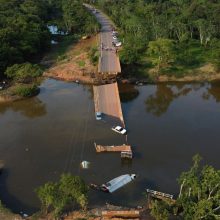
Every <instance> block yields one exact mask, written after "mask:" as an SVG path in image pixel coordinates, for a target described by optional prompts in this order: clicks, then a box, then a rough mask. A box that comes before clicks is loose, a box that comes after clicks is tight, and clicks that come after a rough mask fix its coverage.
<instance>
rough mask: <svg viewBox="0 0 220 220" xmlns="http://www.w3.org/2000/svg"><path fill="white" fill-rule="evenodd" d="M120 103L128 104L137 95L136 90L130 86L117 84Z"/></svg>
mask: <svg viewBox="0 0 220 220" xmlns="http://www.w3.org/2000/svg"><path fill="white" fill-rule="evenodd" d="M118 89H119V94H120V99H121V102H130V101H132V100H134V99H136V98H137V97H138V95H139V91H138V89H136V88H135V86H134V85H131V84H118Z"/></svg>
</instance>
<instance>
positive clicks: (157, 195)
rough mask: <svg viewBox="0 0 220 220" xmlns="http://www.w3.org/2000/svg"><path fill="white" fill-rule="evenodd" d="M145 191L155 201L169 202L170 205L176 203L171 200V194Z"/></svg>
mask: <svg viewBox="0 0 220 220" xmlns="http://www.w3.org/2000/svg"><path fill="white" fill-rule="evenodd" d="M146 191H147V193H149V194H150V195H151V196H152V197H154V198H156V199H161V200H169V201H170V202H172V203H175V202H176V200H175V199H173V195H171V194H168V193H163V192H158V191H155V190H151V189H146Z"/></svg>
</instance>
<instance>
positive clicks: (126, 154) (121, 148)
mask: <svg viewBox="0 0 220 220" xmlns="http://www.w3.org/2000/svg"><path fill="white" fill-rule="evenodd" d="M94 144H95V149H96V152H97V153H102V152H121V158H129V159H132V157H133V153H132V150H131V146H130V145H126V144H123V145H118V146H115V145H112V146H103V145H98V144H96V143H94Z"/></svg>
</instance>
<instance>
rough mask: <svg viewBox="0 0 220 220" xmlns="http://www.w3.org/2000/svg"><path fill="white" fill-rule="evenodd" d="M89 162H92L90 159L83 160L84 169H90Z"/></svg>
mask: <svg viewBox="0 0 220 220" xmlns="http://www.w3.org/2000/svg"><path fill="white" fill-rule="evenodd" d="M89 164H90V163H89V162H88V161H85V160H84V161H82V162H81V166H82V168H83V169H88V168H89Z"/></svg>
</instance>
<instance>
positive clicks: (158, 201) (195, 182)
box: [0, 155, 220, 220]
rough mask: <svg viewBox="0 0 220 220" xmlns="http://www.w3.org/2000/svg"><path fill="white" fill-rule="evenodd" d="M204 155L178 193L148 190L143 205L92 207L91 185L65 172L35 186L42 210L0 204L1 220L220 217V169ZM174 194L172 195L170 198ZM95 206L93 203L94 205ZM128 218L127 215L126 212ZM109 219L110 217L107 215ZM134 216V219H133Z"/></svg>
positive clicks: (196, 158) (180, 181) (182, 179)
mask: <svg viewBox="0 0 220 220" xmlns="http://www.w3.org/2000/svg"><path fill="white" fill-rule="evenodd" d="M200 162H201V157H200V156H199V155H195V156H194V157H193V165H192V167H191V168H190V169H189V170H188V171H186V172H183V173H182V174H181V175H180V177H179V178H178V184H179V195H178V196H176V198H173V196H172V195H169V194H166V195H169V196H164V195H163V194H162V193H160V196H159V197H156V198H155V194H154V193H153V194H151V193H146V203H145V204H144V205H143V204H141V205H143V206H140V207H133V208H126V207H118V206H112V205H109V204H107V205H105V206H102V207H98V208H89V206H90V204H89V196H88V192H89V190H92V189H89V187H88V185H87V184H86V183H85V182H84V180H83V179H82V178H81V177H79V176H73V175H71V174H62V175H61V177H60V179H59V180H58V181H56V182H48V183H45V184H44V185H42V186H40V187H39V188H37V189H36V194H37V196H38V198H39V200H40V201H41V210H40V211H39V212H38V213H36V214H34V215H32V216H30V217H28V216H26V214H22V215H21V216H20V215H14V214H13V213H12V212H11V211H10V210H8V209H6V208H5V207H4V206H3V205H2V203H1V204H0V217H1V219H2V220H6V219H7V220H11V219H15V218H17V219H23V217H25V219H29V220H34V219H41V220H44V219H47V220H48V219H51V220H53V219H66V220H68V219H90V220H95V219H96V220H98V219H100V220H101V219H103V214H104V213H105V214H106V212H104V213H103V212H102V211H107V212H108V211H110V213H111V211H123V210H127V211H130V212H133V211H135V213H136V214H137V213H139V214H138V215H139V218H135V219H143V220H146V219H156V220H168V219H170V218H172V219H186V220H188V219H189V220H191V219H205V220H206V219H207V220H208V219H219V217H220V199H219V193H220V187H219V182H220V170H216V169H215V168H214V167H212V166H210V165H201V163H200ZM143 191H144V189H143ZM103 193H104V192H103ZM170 197H172V198H170ZM93 207H94V205H93ZM124 217H125V215H124ZM106 219H108V218H106ZM130 219H133V218H130Z"/></svg>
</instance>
